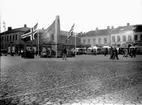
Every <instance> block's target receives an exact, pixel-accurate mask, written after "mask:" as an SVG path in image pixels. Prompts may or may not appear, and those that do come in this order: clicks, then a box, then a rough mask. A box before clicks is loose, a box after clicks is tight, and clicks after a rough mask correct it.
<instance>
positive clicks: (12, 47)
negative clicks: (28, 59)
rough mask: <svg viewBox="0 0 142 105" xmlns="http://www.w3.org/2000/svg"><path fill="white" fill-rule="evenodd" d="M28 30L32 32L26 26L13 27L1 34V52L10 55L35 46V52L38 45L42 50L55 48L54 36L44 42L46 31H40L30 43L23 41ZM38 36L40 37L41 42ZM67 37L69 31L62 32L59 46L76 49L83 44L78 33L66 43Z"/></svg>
mask: <svg viewBox="0 0 142 105" xmlns="http://www.w3.org/2000/svg"><path fill="white" fill-rule="evenodd" d="M28 30H30V28H29V27H27V26H26V25H24V27H21V28H16V29H12V28H11V27H9V28H8V30H7V31H5V32H3V33H0V49H1V51H5V52H6V53H8V54H10V53H12V52H13V53H18V52H19V51H21V50H22V49H24V48H25V46H33V47H34V48H35V50H36V49H37V48H38V44H39V47H40V48H41V47H42V46H48V47H54V46H55V42H54V38H53V35H50V36H48V37H44V39H46V41H44V39H43V37H42V36H43V34H44V32H45V31H46V30H44V29H39V30H38V33H37V34H36V35H35V40H33V41H28V42H25V41H23V40H22V39H21V35H22V34H24V33H25V32H27V31H28ZM75 34H76V38H75V36H74V35H75ZM37 35H39V40H38V37H37ZM67 35H68V32H67V31H60V33H59V35H58V39H57V41H58V43H57V44H60V45H68V46H72V47H75V45H76V46H77V45H80V44H81V39H80V37H78V36H77V33H74V35H73V36H72V37H70V38H69V39H68V40H67V41H66V39H67ZM75 40H76V43H75Z"/></svg>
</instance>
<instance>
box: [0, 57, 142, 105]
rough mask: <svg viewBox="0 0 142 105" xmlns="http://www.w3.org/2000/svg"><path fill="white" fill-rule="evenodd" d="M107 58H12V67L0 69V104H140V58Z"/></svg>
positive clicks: (141, 94) (141, 81)
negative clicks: (4, 101) (112, 59)
mask: <svg viewBox="0 0 142 105" xmlns="http://www.w3.org/2000/svg"><path fill="white" fill-rule="evenodd" d="M108 58H109V57H108V56H107V57H104V56H100V55H99V56H93V57H92V56H77V57H76V58H69V59H68V60H67V61H65V60H61V58H59V59H55V58H53V59H44V58H43V59H39V58H36V59H29V60H26V59H23V61H20V59H21V58H19V57H15V58H14V60H11V61H13V62H14V61H15V63H13V66H12V65H10V66H9V67H4V68H3V69H1V70H2V72H1V74H2V75H1V84H0V104H1V103H2V102H3V100H4V99H5V100H6V102H10V101H11V100H12V103H19V105H25V104H26V105H62V104H63V105H124V104H125V105H142V89H141V88H140V87H142V76H141V75H142V71H141V70H142V65H141V64H142V62H141V56H137V58H122V57H121V56H120V60H114V61H111V60H109V59H108ZM7 59H9V58H7ZM10 59H11V58H10ZM12 59H13V58H12ZM103 59H104V60H103ZM17 61H19V62H21V63H17ZM31 93H32V94H31ZM11 96H13V97H11ZM15 96H16V97H15ZM10 99H11V100H10ZM116 103H117V104H116ZM2 105H3V104H2ZM7 105H8V104H7Z"/></svg>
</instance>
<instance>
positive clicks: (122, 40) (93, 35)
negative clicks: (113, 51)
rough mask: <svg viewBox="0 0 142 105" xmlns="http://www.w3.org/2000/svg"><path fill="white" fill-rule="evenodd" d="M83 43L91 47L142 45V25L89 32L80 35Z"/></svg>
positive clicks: (128, 25)
mask: <svg viewBox="0 0 142 105" xmlns="http://www.w3.org/2000/svg"><path fill="white" fill-rule="evenodd" d="M80 37H81V43H83V44H89V45H91V46H96V45H97V46H119V47H124V46H128V45H133V44H137V45H142V25H130V24H129V23H127V25H126V26H119V27H117V28H114V27H113V26H112V27H111V28H109V26H108V27H107V29H101V30H99V29H98V28H96V30H95V31H89V32H87V33H85V34H82V35H80Z"/></svg>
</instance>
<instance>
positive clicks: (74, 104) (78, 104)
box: [72, 103, 81, 105]
mask: <svg viewBox="0 0 142 105" xmlns="http://www.w3.org/2000/svg"><path fill="white" fill-rule="evenodd" d="M72 105H81V103H73V104H72Z"/></svg>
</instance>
